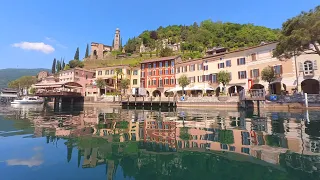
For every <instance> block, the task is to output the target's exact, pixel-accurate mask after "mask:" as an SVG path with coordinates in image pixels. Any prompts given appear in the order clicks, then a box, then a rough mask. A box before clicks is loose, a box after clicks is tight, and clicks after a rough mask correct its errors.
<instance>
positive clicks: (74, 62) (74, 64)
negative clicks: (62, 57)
mask: <svg viewBox="0 0 320 180" xmlns="http://www.w3.org/2000/svg"><path fill="white" fill-rule="evenodd" d="M83 66H84V64H83V62H82V61H80V60H71V61H69V67H70V68H76V67H80V68H83Z"/></svg>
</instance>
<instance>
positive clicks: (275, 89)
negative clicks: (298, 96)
mask: <svg viewBox="0 0 320 180" xmlns="http://www.w3.org/2000/svg"><path fill="white" fill-rule="evenodd" d="M270 91H271V92H270V94H277V95H280V94H281V82H275V83H272V84H270Z"/></svg>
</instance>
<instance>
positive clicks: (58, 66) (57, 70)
mask: <svg viewBox="0 0 320 180" xmlns="http://www.w3.org/2000/svg"><path fill="white" fill-rule="evenodd" d="M60 70H61V62H60V61H57V64H56V73H59V72H60Z"/></svg>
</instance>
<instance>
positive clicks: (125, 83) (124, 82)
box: [120, 79, 130, 94]
mask: <svg viewBox="0 0 320 180" xmlns="http://www.w3.org/2000/svg"><path fill="white" fill-rule="evenodd" d="M129 85H130V80H129V79H122V80H121V81H120V86H121V89H123V90H124V94H125V93H126V89H128V88H129Z"/></svg>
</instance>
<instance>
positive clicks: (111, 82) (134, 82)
mask: <svg viewBox="0 0 320 180" xmlns="http://www.w3.org/2000/svg"><path fill="white" fill-rule="evenodd" d="M117 69H119V73H118V74H117V71H116V70H117ZM96 74H97V79H99V78H101V79H103V80H105V83H106V86H105V87H104V88H101V89H100V95H103V94H106V93H111V92H116V89H117V84H118V86H119V87H118V90H120V89H121V87H120V82H121V80H122V79H129V80H130V85H129V87H128V88H129V89H131V88H138V87H140V68H139V67H129V66H127V65H117V66H109V67H104V68H97V69H96ZM117 76H118V77H117ZM117 79H118V82H117ZM130 92H131V91H126V93H127V94H130Z"/></svg>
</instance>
